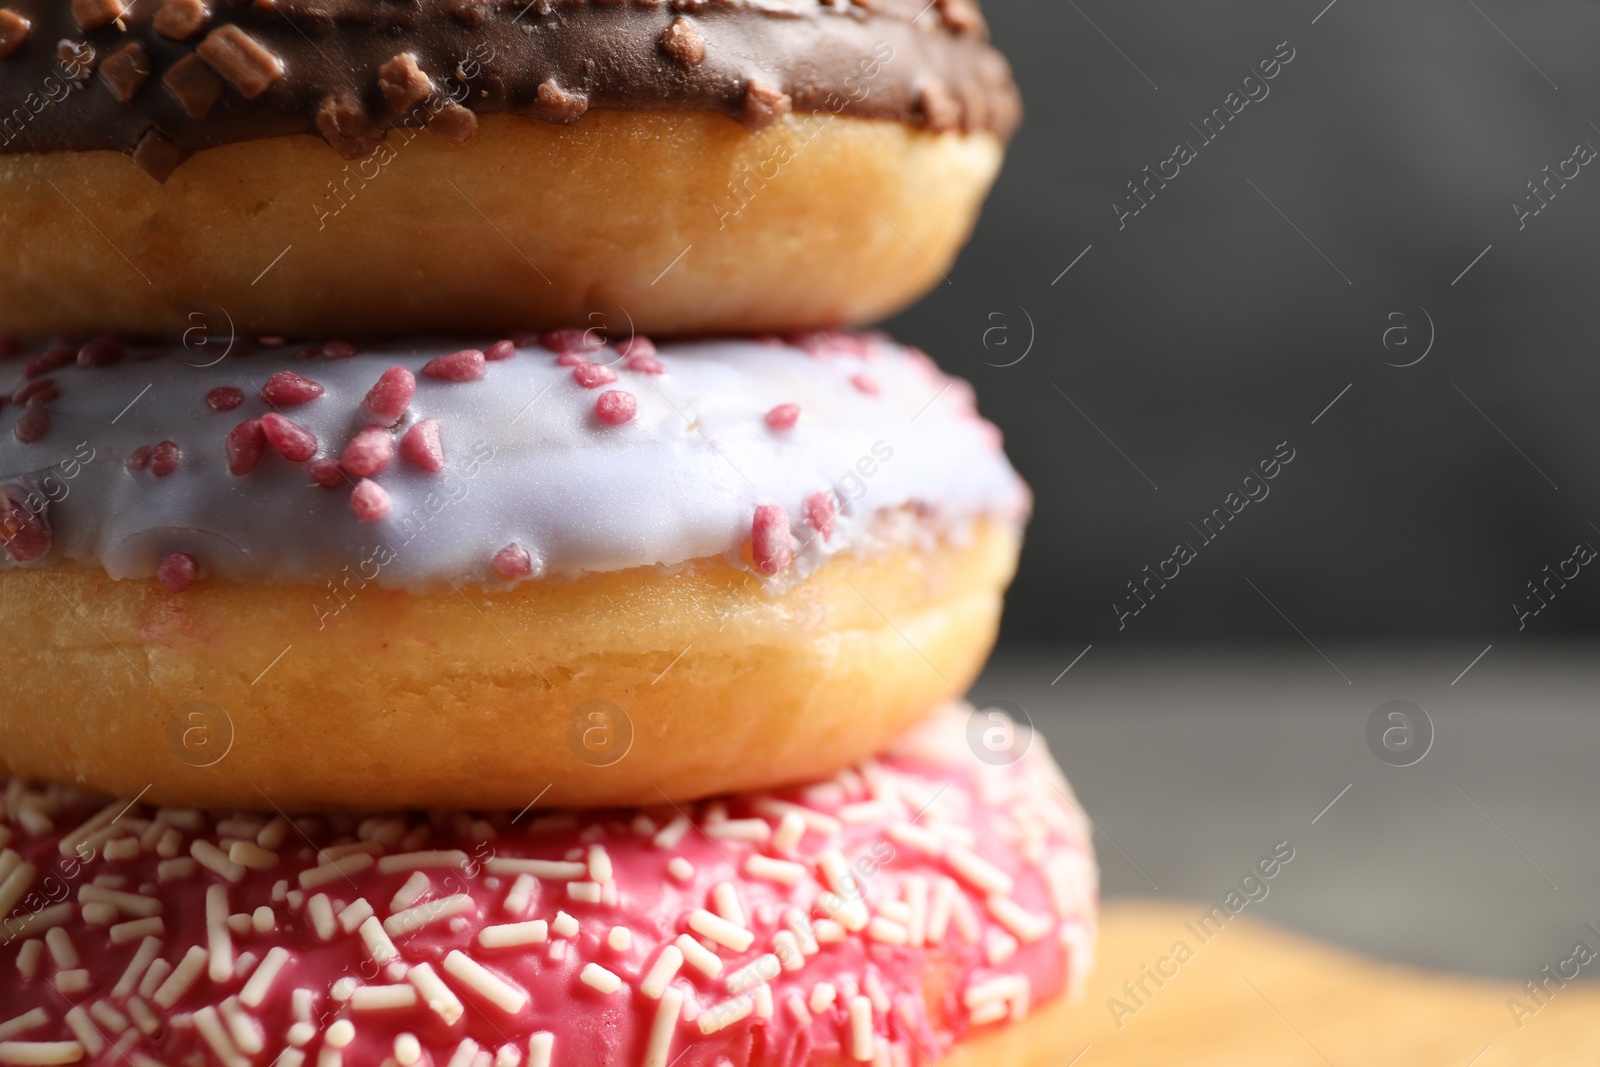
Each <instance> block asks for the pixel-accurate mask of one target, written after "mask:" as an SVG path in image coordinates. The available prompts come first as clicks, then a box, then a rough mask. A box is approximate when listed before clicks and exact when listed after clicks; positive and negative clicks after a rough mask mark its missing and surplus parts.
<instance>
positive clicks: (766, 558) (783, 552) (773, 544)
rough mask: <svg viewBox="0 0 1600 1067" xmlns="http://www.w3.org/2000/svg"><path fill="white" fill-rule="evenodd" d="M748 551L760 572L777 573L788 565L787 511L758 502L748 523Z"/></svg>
mask: <svg viewBox="0 0 1600 1067" xmlns="http://www.w3.org/2000/svg"><path fill="white" fill-rule="evenodd" d="M750 551H751V554H752V555H753V556H754V557H755V561H756V567H757V568H759V569H760V571H761V573H762V574H777V573H778V572H779V571H781V570H783V569H784V568H785V567H787V566H788V565H789V561H790V560H792V559H793V558H794V552H793V550H792V549H791V548H790V547H789V513H788V512H786V511H784V510H783V509H782V508H780V507H779V506H778V505H776V504H758V505H757V506H756V517H755V521H754V522H752V523H751V524H750Z"/></svg>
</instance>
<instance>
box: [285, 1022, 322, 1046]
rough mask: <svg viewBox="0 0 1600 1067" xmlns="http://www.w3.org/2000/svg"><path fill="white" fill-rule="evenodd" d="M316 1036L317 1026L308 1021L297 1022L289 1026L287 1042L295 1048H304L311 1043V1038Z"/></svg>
mask: <svg viewBox="0 0 1600 1067" xmlns="http://www.w3.org/2000/svg"><path fill="white" fill-rule="evenodd" d="M316 1036H317V1028H316V1027H315V1026H313V1025H312V1024H311V1023H309V1022H298V1023H295V1024H294V1025H293V1026H291V1027H289V1034H288V1040H289V1044H291V1045H293V1046H294V1047H295V1048H304V1047H305V1046H306V1045H309V1044H311V1039H312V1038H314V1037H316Z"/></svg>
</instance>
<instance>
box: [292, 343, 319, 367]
mask: <svg viewBox="0 0 1600 1067" xmlns="http://www.w3.org/2000/svg"><path fill="white" fill-rule="evenodd" d="M320 355H322V346H321V345H312V346H311V347H310V348H302V349H301V350H300V351H298V352H296V353H295V354H294V361H295V362H296V363H299V362H300V361H302V360H307V359H316V358H317V357H318V356H320Z"/></svg>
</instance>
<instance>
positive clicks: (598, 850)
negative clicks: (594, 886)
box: [589, 844, 613, 882]
mask: <svg viewBox="0 0 1600 1067" xmlns="http://www.w3.org/2000/svg"><path fill="white" fill-rule="evenodd" d="M612 877H613V874H612V869H611V854H610V853H608V852H607V851H606V846H604V845H599V844H596V845H590V846H589V880H590V881H593V882H609V881H611V879H612Z"/></svg>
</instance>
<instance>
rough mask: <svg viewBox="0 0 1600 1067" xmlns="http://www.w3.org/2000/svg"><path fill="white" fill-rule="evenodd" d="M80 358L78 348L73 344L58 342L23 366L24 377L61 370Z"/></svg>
mask: <svg viewBox="0 0 1600 1067" xmlns="http://www.w3.org/2000/svg"><path fill="white" fill-rule="evenodd" d="M77 358H78V352H77V349H75V348H73V347H72V346H71V345H65V344H58V345H56V346H55V347H54V348H52V349H50V351H48V352H46V353H45V354H44V355H42V356H34V357H33V358H32V359H30V360H28V362H27V363H26V364H24V365H23V367H22V376H23V377H24V378H37V377H39V375H41V374H49V373H50V372H51V371H53V370H60V369H61V368H62V367H65V366H67V365H68V364H69V363H72V362H73V361H74V360H76V359H77Z"/></svg>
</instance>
